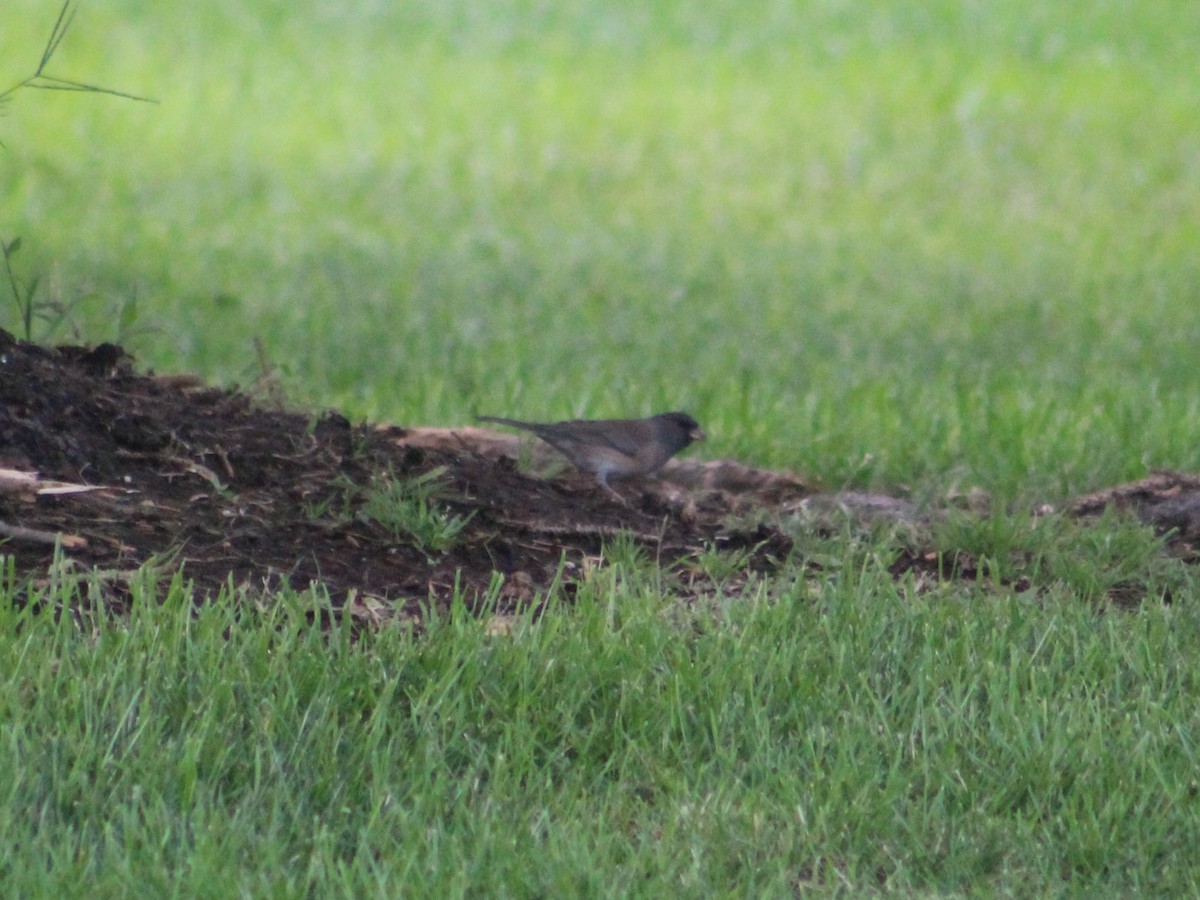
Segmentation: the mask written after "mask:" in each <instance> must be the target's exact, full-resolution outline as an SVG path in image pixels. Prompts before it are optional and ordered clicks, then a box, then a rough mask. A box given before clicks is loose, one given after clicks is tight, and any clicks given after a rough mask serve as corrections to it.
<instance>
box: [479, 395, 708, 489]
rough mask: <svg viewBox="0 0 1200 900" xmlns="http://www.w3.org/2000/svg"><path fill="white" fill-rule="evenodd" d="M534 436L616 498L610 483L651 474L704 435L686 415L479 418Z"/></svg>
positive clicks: (698, 426)
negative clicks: (542, 419)
mask: <svg viewBox="0 0 1200 900" xmlns="http://www.w3.org/2000/svg"><path fill="white" fill-rule="evenodd" d="M479 421H481V422H497V423H499V424H500V425H511V426H512V427H513V428H523V429H524V430H526V431H532V432H533V433H534V434H536V435H537V436H538V437H540V438H541V439H542V440H543V441H545V442H546V443H547V444H549V445H550V446H551V447H554V448H555V449H556V450H558V452H560V453H561V454H562V455H563V456H565V457H566V458H567V459H569V460H570V461H571V462H572V463H573V464H574V465H575V466H576V467H577V468H579V469H582V470H583V471H584V472H592V473H593V474H595V476H596V480H597V481H598V482H600V485H601V487H603V488H604V489H605V490H607V491H609V492H610V493H615V492H614V491H613V489H612V488H611V487H610V486H609V484H608V479H609V478H627V477H629V476H631V475H649V474H651V473H653V472H657V471H658V470H659V469H661V468H662V466H663V464H664V463H665V462H666V461H667V460H668V459H670V458H671V457H672V456H674V455H675V454H676V453H678V452H679V451H680V450H682V449H683V448H684V447H686V446H687V445H688V444H690V443H692V441H702V440H704V430H703V429H702V428H701V427H700V424H699V423H698V422H697V421H696V420H695V419H693V418H692V417H691V416H689V415H688V414H687V413H681V412H669V413H660V414H659V415H657V416H651V417H650V418H648V419H580V420H575V421H569V422H545V423H542V422H521V421H518V420H517V419H502V418H499V417H497V416H480V417H479Z"/></svg>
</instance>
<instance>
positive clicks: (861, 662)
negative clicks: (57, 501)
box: [0, 554, 1200, 897]
mask: <svg viewBox="0 0 1200 900" xmlns="http://www.w3.org/2000/svg"><path fill="white" fill-rule="evenodd" d="M619 556H620V554H618V557H619ZM658 577H659V574H658V573H657V572H655V571H653V570H652V569H650V568H648V567H645V566H638V565H636V564H632V563H631V562H626V563H619V562H618V563H615V565H614V567H613V568H612V569H608V570H603V571H601V572H598V573H597V574H596V576H595V577H594V579H593V580H592V581H590V582H589V583H588V584H587V585H585V587H584V588H583V590H582V591H581V595H580V597H579V599H578V602H576V603H575V604H573V605H571V606H570V607H566V606H561V605H559V606H556V607H554V608H553V609H552V610H551V611H549V612H548V613H547V614H546V615H544V616H543V617H541V618H540V620H538V621H537V622H536V623H535V622H532V621H530V620H528V619H518V620H517V621H516V622H515V623H514V624H513V625H512V628H511V631H510V632H509V633H508V634H506V635H502V636H496V635H494V634H492V635H489V633H488V631H489V629H488V628H487V622H486V621H479V620H477V619H473V618H471V617H469V616H467V615H465V614H464V613H463V612H462V610H461V609H456V610H455V611H453V612H451V613H450V614H449V615H444V616H441V617H435V618H434V619H432V620H431V625H430V628H429V631H428V633H427V634H425V635H424V636H422V637H420V638H412V637H410V636H408V635H407V633H406V632H403V631H400V630H397V629H384V630H383V631H380V632H375V633H369V634H366V635H364V636H363V637H362V638H361V640H359V641H354V640H352V639H351V635H350V632H349V629H348V628H344V627H337V626H335V627H334V628H333V629H332V630H331V631H329V632H327V633H322V631H321V630H320V628H318V627H314V626H312V625H311V624H309V621H308V619H309V613H310V612H311V611H312V610H313V609H319V607H320V601H319V598H317V597H314V596H312V595H304V596H285V597H281V598H279V602H278V604H276V605H274V606H273V607H272V608H270V609H266V610H260V611H257V612H255V611H253V610H250V609H247V608H246V605H245V604H241V605H240V608H241V610H242V611H241V612H240V613H235V612H233V609H234V608H235V606H234V604H232V603H230V602H229V601H230V599H231V598H229V597H225V598H222V601H221V602H217V603H215V604H210V605H208V606H205V607H203V608H201V609H199V610H195V609H194V608H193V605H192V603H191V602H190V600H189V599H188V597H187V594H186V591H184V590H182V586H181V585H179V584H177V585H176V586H175V588H174V589H173V590H172V591H171V592H170V593H169V595H168V596H167V598H166V601H165V603H163V604H162V605H161V606H160V605H158V604H157V603H156V602H154V600H153V598H152V597H149V596H145V595H144V594H142V592H141V589H140V588H135V595H136V602H135V604H134V612H133V613H132V615H131V616H130V617H129V619H128V620H124V621H116V622H113V621H102V620H95V619H90V618H86V617H85V621H84V627H83V628H80V627H78V626H77V625H76V623H74V622H73V621H72V620H71V618H70V617H65V616H64V617H62V618H61V619H60V620H59V621H58V622H55V621H54V617H53V616H52V615H50V614H48V613H44V614H41V615H31V614H30V613H29V612H20V613H18V612H7V613H5V614H4V616H5V619H6V621H5V623H4V634H5V640H4V650H3V653H4V656H5V657H6V659H7V662H6V665H5V666H4V672H5V673H6V674H5V676H4V683H3V684H2V685H0V697H3V698H4V699H3V701H0V703H2V705H3V711H4V714H3V718H4V721H5V722H6V723H7V724H6V736H5V743H6V745H7V747H6V752H5V754H4V755H3V759H4V762H3V763H2V765H4V766H5V767H6V769H7V771H5V772H4V773H3V774H4V777H3V779H2V781H3V783H4V784H5V785H6V787H5V792H6V796H5V803H4V806H3V808H4V815H3V817H0V837H2V838H3V842H2V845H3V846H5V847H6V848H8V850H7V851H6V854H5V856H4V857H3V859H2V860H0V877H2V879H3V881H4V882H5V883H6V884H7V885H8V886H9V889H8V892H9V893H12V894H14V895H21V896H32V895H34V894H36V893H38V892H39V891H40V892H41V893H43V895H46V896H50V895H54V896H64V895H65V896H70V895H73V894H74V892H75V890H76V886H77V885H79V884H83V883H86V884H88V885H89V886H90V887H89V891H96V892H98V895H99V896H123V895H128V894H129V893H130V892H133V893H144V892H146V891H150V892H161V893H170V892H172V891H173V892H176V893H178V894H180V895H183V896H194V895H197V894H203V895H206V896H231V895H236V894H238V893H250V894H254V895H264V894H267V895H272V896H296V895H303V894H312V893H316V894H319V895H322V896H329V895H331V894H342V895H346V896H362V895H363V894H364V893H365V894H368V895H379V896H395V895H396V894H397V893H399V892H404V893H406V894H419V895H423V896H459V895H463V894H466V893H471V894H474V895H481V894H482V895H493V894H496V893H509V894H514V893H515V894H537V895H547V894H553V895H557V896H561V895H565V894H571V895H576V894H583V895H626V894H633V895H637V896H662V895H663V893H664V892H665V893H670V894H672V895H682V896H696V897H700V896H713V895H731V896H732V895H737V896H748V895H754V896H762V895H779V894H787V893H788V892H789V891H790V890H791V889H792V888H793V887H796V886H800V885H803V884H811V885H812V886H814V887H816V888H818V889H819V891H820V892H821V893H828V894H832V893H836V892H837V891H838V889H839V887H850V888H852V889H853V892H854V893H861V892H863V891H868V890H872V889H875V888H887V889H893V890H902V891H922V892H924V891H929V890H933V889H936V890H938V891H947V892H957V893H963V894H972V895H978V896H984V895H991V894H992V893H993V892H1016V893H1026V892H1030V891H1032V892H1035V893H1041V892H1049V893H1059V892H1063V893H1067V892H1081V891H1082V892H1092V891H1100V892H1102V893H1109V894H1111V893H1119V892H1132V891H1136V890H1147V891H1153V892H1155V893H1166V894H1174V895H1181V894H1188V893H1191V892H1194V891H1195V890H1196V888H1197V886H1198V881H1200V852H1198V851H1197V849H1196V848H1197V846H1200V843H1198V840H1197V839H1198V838H1200V828H1198V826H1197V822H1200V816H1197V809H1196V804H1197V803H1200V799H1198V798H1197V787H1196V780H1195V767H1196V747H1195V736H1196V734H1197V725H1198V722H1197V712H1196V709H1197V707H1196V704H1195V693H1194V685H1195V682H1196V679H1197V678H1198V677H1200V666H1198V664H1197V663H1196V662H1195V660H1196V659H1198V658H1200V644H1198V636H1200V631H1198V630H1197V627H1196V626H1197V621H1196V610H1195V608H1194V607H1193V606H1192V605H1186V604H1185V605H1183V606H1180V607H1176V608H1169V607H1159V606H1153V605H1152V606H1150V607H1148V608H1146V609H1145V610H1143V611H1142V612H1141V613H1139V614H1138V615H1136V616H1132V615H1124V614H1114V615H1096V614H1095V613H1094V611H1093V610H1092V609H1091V607H1090V606H1088V605H1086V604H1083V603H1080V602H1078V599H1077V598H1076V597H1075V596H1073V595H1072V594H1071V593H1070V592H1069V591H1066V590H1061V589H1051V590H1050V591H1048V592H1047V593H1045V594H1042V595H1040V596H1034V595H1033V594H1026V595H1014V594H1011V593H1004V592H1001V593H999V594H997V593H995V592H988V591H983V590H976V589H972V588H969V587H957V588H948V589H942V590H937V591H933V592H930V593H919V592H917V591H916V590H915V589H914V588H913V585H912V584H911V583H910V582H905V581H901V582H900V583H898V584H897V583H894V582H893V581H892V579H891V577H890V576H889V575H888V574H887V573H886V572H885V571H883V570H882V569H881V568H880V567H878V566H876V565H871V564H869V563H866V564H859V565H857V566H848V567H847V568H845V569H844V570H842V571H840V572H837V573H835V574H834V575H833V577H830V578H828V579H822V580H819V581H812V580H807V581H800V582H798V583H794V584H791V585H785V584H781V583H773V584H761V585H759V586H758V587H757V588H755V589H752V590H751V591H749V592H748V594H745V595H742V596H738V597H729V596H720V595H714V596H713V597H712V598H710V600H709V601H708V602H705V603H702V604H700V605H698V606H696V607H693V608H691V609H687V610H682V609H680V608H678V607H676V606H674V605H673V604H672V601H671V600H670V599H669V598H664V597H663V596H662V595H661V593H660V592H659V591H658V590H657V588H656V586H655V582H656V579H657V578H658ZM864 597H870V598H871V602H870V603H869V604H865V603H864V600H863V598H864ZM48 600H49V601H50V602H52V603H53V602H54V601H58V602H61V603H66V602H70V601H71V600H72V597H71V596H70V593H69V590H68V588H66V587H60V588H59V591H58V594H57V595H56V596H51V597H49V598H48ZM798 636H802V639H798ZM156 886H157V887H156Z"/></svg>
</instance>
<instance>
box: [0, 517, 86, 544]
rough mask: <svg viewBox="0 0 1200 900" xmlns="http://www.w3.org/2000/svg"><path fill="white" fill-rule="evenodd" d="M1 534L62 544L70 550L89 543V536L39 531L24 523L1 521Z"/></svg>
mask: <svg viewBox="0 0 1200 900" xmlns="http://www.w3.org/2000/svg"><path fill="white" fill-rule="evenodd" d="M0 535H3V536H4V537H7V538H12V539H13V540H18V541H30V542H32V543H34V544H49V545H50V546H51V547H56V546H58V545H59V544H62V546H63V547H65V548H67V549H68V550H78V549H80V548H82V547H86V546H87V545H88V542H87V538H84V537H80V536H79V535H77V534H63V533H62V532H61V531H39V530H38V529H36V528H26V527H25V526H23V525H9V524H8V523H7V522H0Z"/></svg>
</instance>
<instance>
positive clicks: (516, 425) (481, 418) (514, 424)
mask: <svg viewBox="0 0 1200 900" xmlns="http://www.w3.org/2000/svg"><path fill="white" fill-rule="evenodd" d="M475 420H476V421H478V422H495V423H496V424H497V425H510V426H512V427H513V428H525V429H528V428H529V427H530V425H531V424H532V423H530V422H522V421H520V420H519V419H505V418H503V417H501V416H476V417H475Z"/></svg>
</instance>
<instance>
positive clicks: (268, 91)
mask: <svg viewBox="0 0 1200 900" xmlns="http://www.w3.org/2000/svg"><path fill="white" fill-rule="evenodd" d="M57 12H58V4H57V2H48V0H10V2H9V3H7V4H6V5H5V11H4V13H3V28H2V29H0V84H4V85H7V84H9V83H11V82H15V81H17V80H19V79H20V78H22V77H24V76H25V75H27V74H29V73H30V72H31V71H32V69H33V68H34V67H35V66H36V63H37V59H38V58H39V56H40V53H41V49H42V45H43V44H44V42H45V37H46V34H47V33H48V32H49V29H50V26H51V25H52V23H53V20H54V17H55V15H56V14H57ZM1198 47H1200V20H1197V19H1196V17H1193V16H1185V15H1181V14H1180V7H1179V6H1178V4H1175V3H1169V2H1162V0H1157V2H1147V3H1142V4H1138V5H1136V6H1130V5H1129V4H1125V3H1117V2H1102V3H1082V2H1064V3H1060V4H1055V5H1053V6H1052V7H1050V8H1046V7H1045V6H1043V5H1041V4H1034V3H1027V2H1014V3H1008V4H982V3H966V2H957V3H951V2H941V3H924V4H913V3H902V4H886V5H885V4H868V5H862V4H854V3H847V2H833V0H827V2H820V3H811V4H794V3H783V2H760V3H751V4H736V5H735V4H732V3H718V4H706V5H703V6H696V5H694V4H688V3H683V2H661V3H654V4H649V5H647V4H634V3H624V2H605V3H601V2H596V0H573V2H560V3H554V4H545V3H538V2H518V0H510V2H504V3H495V4H486V5H480V4H474V3H468V2H438V3H408V4H403V5H396V4H390V3H384V2H360V3H355V4H352V5H349V6H348V5H346V4H344V3H331V2H306V3H282V2H258V3H251V4H245V3H241V4H235V3H230V2H223V0H222V2H213V3H209V4H204V5H198V6H195V7H194V8H192V7H189V8H180V7H177V6H168V5H166V4H161V3H159V4H149V5H147V4H138V3H133V2H129V0H114V2H109V3H105V4H84V5H83V6H82V7H81V8H80V13H79V15H78V17H77V19H76V20H75V23H74V25H73V27H72V29H71V31H70V32H69V34H68V36H67V38H66V40H65V41H64V42H63V44H62V46H61V47H60V48H59V51H58V54H57V56H56V57H55V59H54V61H53V63H52V65H51V67H50V71H51V72H52V73H54V74H59V75H62V76H64V77H71V78H77V79H80V80H85V81H90V82H95V83H98V84H102V85H104V86H106V87H112V88H116V89H119V90H124V91H129V92H132V93H137V94H143V95H148V96H152V97H154V98H156V99H157V100H158V101H159V103H158V104H157V105H148V104H138V103H131V102H127V101H122V100H116V99H112V98H103V97H91V96H80V95H71V94H61V93H50V92H34V91H23V92H20V93H19V94H18V95H17V96H16V97H14V99H13V101H12V103H10V104H9V106H8V110H7V113H8V114H7V116H6V117H5V118H3V119H2V120H0V139H2V140H3V141H4V143H5V145H6V148H7V149H6V150H5V151H4V152H3V154H2V155H0V235H2V236H3V237H5V238H6V239H11V238H12V237H14V236H17V235H20V236H21V237H22V238H23V240H24V248H23V249H22V251H21V254H20V256H19V258H18V264H19V267H22V271H23V272H24V273H25V274H32V273H35V272H43V273H44V274H45V276H46V277H45V280H44V282H43V291H44V292H45V294H44V296H46V297H48V298H50V299H56V300H59V301H60V302H64V303H74V304H75V306H74V314H73V318H74V321H75V322H76V323H77V324H78V327H79V330H80V333H81V335H82V336H83V337H84V338H86V339H89V340H95V341H99V340H105V339H113V338H114V337H116V336H120V337H122V338H123V339H125V341H126V343H127V345H128V346H130V347H131V349H133V350H134V351H135V352H136V353H137V355H138V357H139V359H141V360H142V361H143V362H144V363H146V364H148V365H150V366H153V367H155V368H158V369H165V370H172V371H176V370H188V371H197V372H199V373H201V374H203V375H204V376H205V377H207V378H209V379H212V380H214V381H218V382H222V383H233V382H239V383H242V384H245V383H247V382H249V381H251V380H253V379H254V377H256V375H257V374H258V363H257V360H256V357H255V353H254V349H253V345H252V340H253V338H255V337H257V338H260V339H261V340H262V341H263V342H264V344H265V347H266V349H267V352H268V354H269V356H270V358H271V359H272V361H273V362H275V363H277V364H278V365H280V366H281V368H282V369H283V371H284V372H285V373H286V377H287V381H288V385H289V386H290V387H291V389H292V391H293V394H294V396H296V397H297V399H298V401H299V402H303V403H306V404H312V405H314V406H338V407H340V408H342V409H343V410H344V411H345V412H346V413H347V414H348V415H350V416H351V417H353V418H363V417H367V418H371V419H376V420H389V421H396V422H399V423H410V424H447V425H452V424H462V423H465V422H467V421H469V420H470V419H471V417H472V416H473V415H474V414H475V413H476V412H490V413H500V414H512V415H518V416H522V417H527V418H558V417H568V416H609V415H639V414H646V413H650V412H653V411H659V410H663V409H668V408H683V409H687V410H689V411H691V412H692V413H693V414H695V415H696V416H697V418H699V419H700V420H701V421H702V422H703V423H704V424H705V425H706V427H707V429H708V431H709V433H710V435H711V437H712V440H711V443H710V445H709V446H708V447H707V448H706V450H705V451H704V452H705V453H708V454H710V455H727V456H735V457H738V458H740V459H742V460H744V461H747V462H752V463H760V464H765V465H771V466H782V467H788V468H792V469H794V470H796V471H798V472H801V473H803V474H806V475H810V476H813V477H816V478H819V479H822V480H824V481H826V482H828V483H830V484H831V485H833V486H841V485H844V484H853V485H863V486H895V485H897V484H911V485H914V486H918V487H919V488H921V487H923V488H926V489H928V490H931V491H944V490H951V489H955V488H961V487H964V486H967V485H979V486H982V487H984V488H985V489H988V490H991V491H993V492H996V493H997V494H999V495H1000V496H1008V497H1022V498H1026V497H1033V496H1045V495H1047V494H1049V495H1050V497H1051V498H1053V497H1054V496H1056V495H1059V494H1062V493H1067V492H1072V491H1080V490H1085V489H1088V488H1091V487H1096V486H1098V485H1101V484H1108V483H1112V482H1114V481H1117V480H1120V479H1125V478H1131V477H1137V476H1139V475H1141V474H1143V473H1144V472H1145V471H1146V470H1147V468H1148V467H1159V466H1161V467H1179V468H1196V467H1197V466H1198V465H1200V416H1198V415H1197V410H1198V402H1200V400H1198V398H1200V372H1198V367H1197V365H1196V347H1197V345H1198V343H1200V302H1198V301H1200V297H1198V296H1197V295H1198V285H1200V278H1198V276H1200V257H1197V254H1196V253H1195V247H1196V246H1197V245H1198V243H1200V241H1198V239H1200V227H1198V217H1200V177H1198V176H1200V126H1198V125H1197V123H1198V122H1200V78H1198V77H1197V69H1196V66H1195V58H1196V50H1197V48H1198ZM131 298H135V299H136V302H137V310H138V320H137V323H136V325H137V326H138V328H137V329H135V330H134V332H133V333H131V334H129V335H124V334H122V335H117V331H118V329H117V324H116V323H117V318H118V315H117V311H118V310H120V309H121V307H122V306H123V305H124V304H127V303H128V302H129V301H130V299H131ZM10 313H11V307H5V308H4V310H3V316H4V318H3V319H0V324H4V325H5V326H6V327H10V328H12V327H14V326H15V317H10ZM69 336H70V335H69V333H67V332H65V331H63V330H60V332H59V333H58V334H56V335H54V337H55V338H56V339H64V338H67V337H69Z"/></svg>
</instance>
